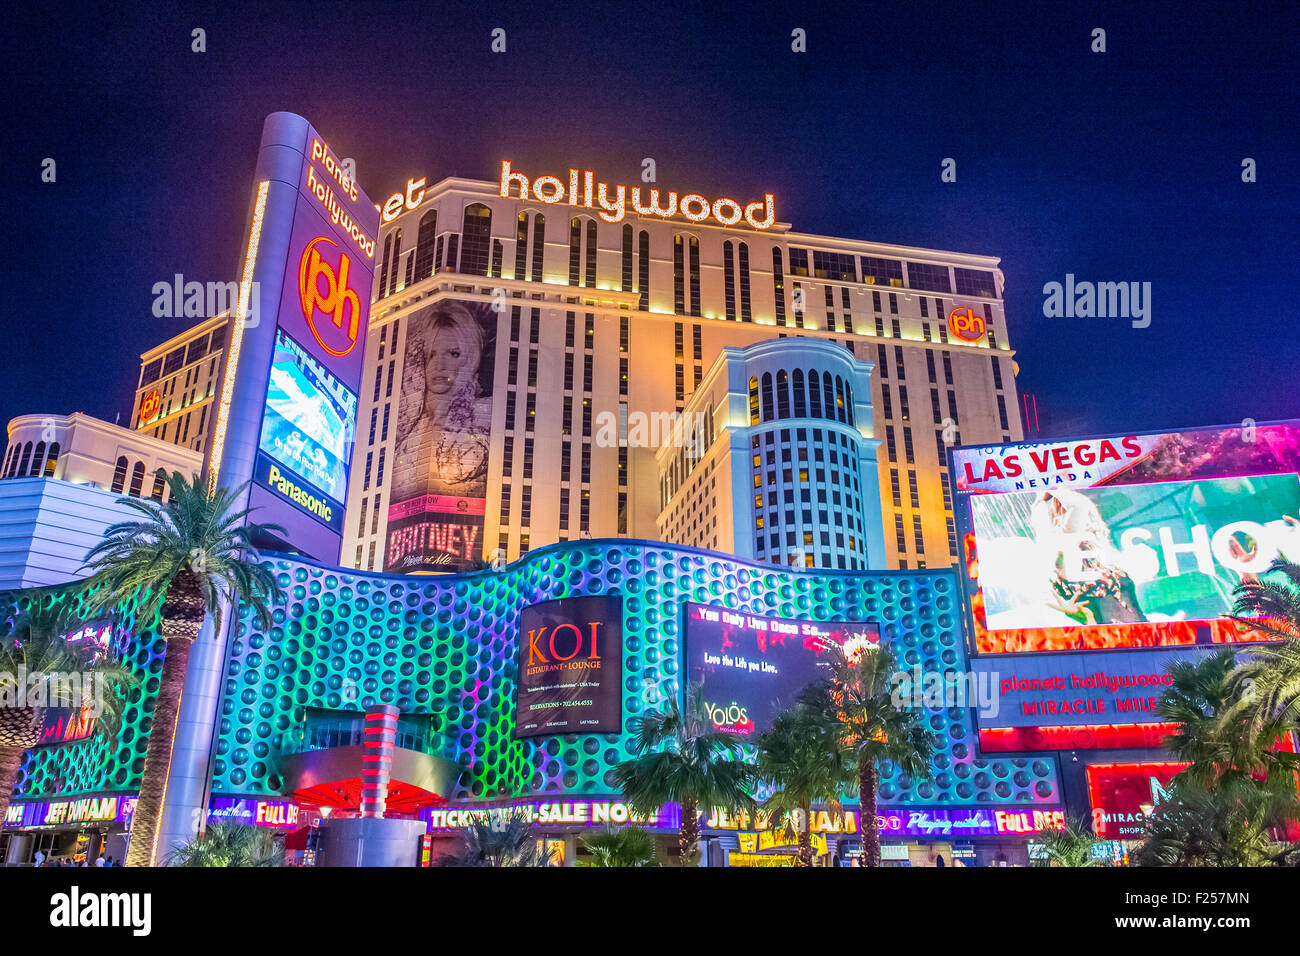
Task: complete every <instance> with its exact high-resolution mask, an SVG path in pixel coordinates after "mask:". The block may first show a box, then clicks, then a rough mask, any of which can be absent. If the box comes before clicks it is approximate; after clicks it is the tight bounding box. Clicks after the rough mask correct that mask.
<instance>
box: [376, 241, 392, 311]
mask: <svg viewBox="0 0 1300 956" xmlns="http://www.w3.org/2000/svg"><path fill="white" fill-rule="evenodd" d="M392 257H393V234H392V233H391V232H390V233H389V234H388V235H387V236H385V237H384V259H383V264H382V265H380V267H379V284H378V285H377V286H375V293H376V294H375V298H376V299H382V298H383V297H384V296H385V295H386V293H385V292H384V290H385V289H386V288H388V267H389V263H390V261H391V260H392Z"/></svg>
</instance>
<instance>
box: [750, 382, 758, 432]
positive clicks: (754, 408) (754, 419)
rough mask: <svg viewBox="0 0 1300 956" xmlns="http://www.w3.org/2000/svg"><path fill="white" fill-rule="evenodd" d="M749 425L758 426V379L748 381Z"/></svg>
mask: <svg viewBox="0 0 1300 956" xmlns="http://www.w3.org/2000/svg"><path fill="white" fill-rule="evenodd" d="M749 423H750V424H751V425H757V424H758V378H757V377H751V378H750V380H749Z"/></svg>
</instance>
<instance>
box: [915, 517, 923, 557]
mask: <svg viewBox="0 0 1300 956" xmlns="http://www.w3.org/2000/svg"><path fill="white" fill-rule="evenodd" d="M912 540H913V542H915V544H916V553H917V554H924V553H925V539H924V538H923V537H922V536H921V516H920V515H912Z"/></svg>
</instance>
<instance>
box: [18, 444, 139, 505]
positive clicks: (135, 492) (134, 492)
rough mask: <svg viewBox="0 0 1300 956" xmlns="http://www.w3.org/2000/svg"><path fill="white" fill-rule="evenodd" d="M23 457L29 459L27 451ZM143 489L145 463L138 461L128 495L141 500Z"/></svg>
mask: <svg viewBox="0 0 1300 956" xmlns="http://www.w3.org/2000/svg"><path fill="white" fill-rule="evenodd" d="M23 457H24V458H26V457H27V453H26V451H24V452H23ZM23 464H24V465H26V461H24V462H23ZM19 470H20V471H24V470H25V469H19ZM143 487H144V462H142V461H137V462H136V463H135V467H134V468H132V469H131V487H130V490H129V491H128V492H127V494H129V495H130V496H131V497H132V498H139V497H140V492H141V490H142V489H143Z"/></svg>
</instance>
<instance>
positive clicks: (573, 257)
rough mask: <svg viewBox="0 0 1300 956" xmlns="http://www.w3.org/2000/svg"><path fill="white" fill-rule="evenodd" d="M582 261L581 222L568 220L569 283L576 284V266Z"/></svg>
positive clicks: (574, 219)
mask: <svg viewBox="0 0 1300 956" xmlns="http://www.w3.org/2000/svg"><path fill="white" fill-rule="evenodd" d="M581 262H582V223H581V222H580V221H579V220H578V219H577V218H576V217H575V218H573V219H570V220H569V285H577V284H578V266H579V264H580V263H581Z"/></svg>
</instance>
